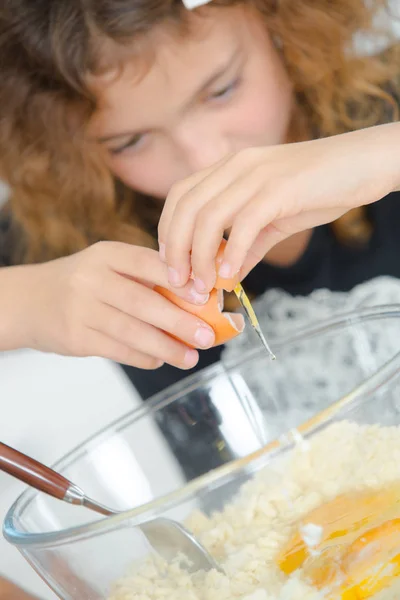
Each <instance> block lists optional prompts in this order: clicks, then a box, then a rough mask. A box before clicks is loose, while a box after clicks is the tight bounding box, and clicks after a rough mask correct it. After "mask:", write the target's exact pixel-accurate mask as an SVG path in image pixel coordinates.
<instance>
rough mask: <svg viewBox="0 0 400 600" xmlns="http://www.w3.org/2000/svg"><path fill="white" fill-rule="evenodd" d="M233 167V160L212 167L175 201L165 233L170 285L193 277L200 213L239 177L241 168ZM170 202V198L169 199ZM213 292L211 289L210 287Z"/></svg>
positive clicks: (225, 160) (181, 192)
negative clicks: (238, 172)
mask: <svg viewBox="0 0 400 600" xmlns="http://www.w3.org/2000/svg"><path fill="white" fill-rule="evenodd" d="M229 165H230V157H226V158H225V159H224V160H222V161H220V162H219V163H217V165H214V166H213V167H212V168H210V169H207V170H205V171H203V172H202V177H199V178H198V179H197V181H196V183H195V185H192V186H191V187H188V188H186V189H185V188H184V187H182V190H181V189H179V187H178V196H179V198H177V199H174V200H173V204H174V210H173V212H172V214H171V212H170V219H169V223H168V228H167V229H165V230H164V232H163V236H164V241H165V244H166V248H165V255H166V260H167V263H168V265H169V267H170V275H171V279H170V282H171V284H173V285H177V283H175V282H179V285H181V283H182V281H184V280H185V278H186V277H187V276H189V274H190V271H191V268H190V267H191V264H192V263H191V256H190V250H191V247H192V239H193V231H194V226H195V223H196V218H197V215H198V213H199V211H200V210H201V209H202V208H203V206H205V205H206V204H208V203H212V202H213V199H214V198H216V197H217V196H218V194H220V193H222V192H223V190H224V188H225V187H226V186H228V185H230V183H231V181H232V178H233V177H236V173H237V166H236V163H235V165H234V168H233V167H231V166H229ZM167 202H168V199H167ZM198 284H199V285H198V288H197V289H198V290H199V291H201V289H203V288H202V286H201V282H198ZM207 287H208V289H211V287H210V286H207Z"/></svg>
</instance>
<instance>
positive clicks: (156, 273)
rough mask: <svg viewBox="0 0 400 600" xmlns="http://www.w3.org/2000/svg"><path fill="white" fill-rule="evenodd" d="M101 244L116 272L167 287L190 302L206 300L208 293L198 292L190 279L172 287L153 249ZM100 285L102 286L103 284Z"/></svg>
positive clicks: (108, 243) (200, 302) (115, 243)
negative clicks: (178, 287)
mask: <svg viewBox="0 0 400 600" xmlns="http://www.w3.org/2000/svg"><path fill="white" fill-rule="evenodd" d="M102 244H103V246H102V248H103V254H104V258H105V260H106V264H107V265H108V266H109V267H110V269H112V270H113V271H115V272H116V273H119V274H122V275H124V276H127V277H130V278H132V279H134V280H139V281H143V282H146V283H149V284H150V286H151V287H152V286H154V285H159V286H161V287H164V288H167V289H169V290H171V291H173V292H174V293H175V294H176V295H177V296H179V297H181V298H183V299H185V300H187V301H188V302H191V303H192V304H198V305H202V304H205V303H206V302H207V300H208V294H201V293H200V292H198V291H197V290H196V288H195V286H194V284H193V282H192V281H190V282H189V283H188V284H187V285H186V286H184V287H182V288H180V289H176V288H174V287H172V286H171V285H170V284H169V281H168V272H167V267H166V265H165V264H164V263H163V262H161V260H160V258H159V254H158V252H156V251H155V250H151V249H149V248H141V247H139V246H131V245H130V244H124V243H122V242H103V243H102ZM102 287H103V288H104V284H103V285H102Z"/></svg>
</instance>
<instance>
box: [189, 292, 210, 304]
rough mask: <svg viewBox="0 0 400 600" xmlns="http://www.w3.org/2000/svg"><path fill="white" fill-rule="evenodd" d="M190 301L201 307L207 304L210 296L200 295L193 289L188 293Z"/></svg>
mask: <svg viewBox="0 0 400 600" xmlns="http://www.w3.org/2000/svg"><path fill="white" fill-rule="evenodd" d="M189 296H190V299H191V300H193V302H194V303H195V304H199V305H200V306H202V305H203V304H206V303H207V302H208V299H209V297H210V294H200V293H199V292H198V291H197V290H196V289H195V288H194V287H193V288H192V289H191V290H190V292H189Z"/></svg>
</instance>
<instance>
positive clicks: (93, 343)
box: [81, 329, 164, 370]
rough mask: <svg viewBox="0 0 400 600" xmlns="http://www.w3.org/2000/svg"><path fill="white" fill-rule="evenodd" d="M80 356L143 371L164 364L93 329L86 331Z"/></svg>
mask: <svg viewBox="0 0 400 600" xmlns="http://www.w3.org/2000/svg"><path fill="white" fill-rule="evenodd" d="M81 356H99V357H100V358H107V359H108V360H112V361H114V362H116V363H120V364H124V365H129V366H131V367H137V368H138V369H145V370H152V369H159V368H160V367H161V366H162V365H163V364H164V363H163V361H162V360H160V359H158V358H156V357H154V356H149V355H147V354H143V353H142V352H138V351H137V350H134V349H132V348H131V347H130V346H127V345H124V344H122V343H120V342H118V341H117V340H115V339H113V338H110V337H109V336H107V335H105V334H104V333H101V332H100V331H96V330H93V329H88V333H87V337H86V344H85V349H83V350H82V352H81Z"/></svg>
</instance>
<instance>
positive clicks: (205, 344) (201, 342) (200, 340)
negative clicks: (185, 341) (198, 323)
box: [194, 327, 215, 348]
mask: <svg viewBox="0 0 400 600" xmlns="http://www.w3.org/2000/svg"><path fill="white" fill-rule="evenodd" d="M194 339H195V342H196V344H197V346H199V348H210V346H212V345H213V343H214V340H215V333H214V332H213V331H211V329H207V328H206V327H199V328H198V330H197V331H196V333H195V334H194Z"/></svg>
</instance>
